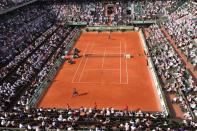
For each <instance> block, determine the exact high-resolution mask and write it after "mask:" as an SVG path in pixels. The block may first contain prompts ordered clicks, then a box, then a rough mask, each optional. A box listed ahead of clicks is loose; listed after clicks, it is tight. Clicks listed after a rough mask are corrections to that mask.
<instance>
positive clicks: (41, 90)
mask: <svg viewBox="0 0 197 131" xmlns="http://www.w3.org/2000/svg"><path fill="white" fill-rule="evenodd" d="M80 34H81V32H77V33H76V35H75V36H74V37H73V38H72V39H71V40H70V42H68V44H67V45H68V46H67V47H66V49H65V50H64V51H63V52H69V51H70V49H71V48H72V46H73V45H74V44H75V41H76V40H77V39H78V37H79V36H80ZM64 61H65V60H64V59H62V58H61V57H59V58H58V59H57V60H56V62H55V64H54V66H53V67H52V69H51V70H50V71H49V73H48V75H47V77H46V78H45V80H43V82H42V83H41V84H40V85H39V86H38V87H37V89H36V92H35V93H34V95H33V96H32V97H31V99H30V101H29V106H30V107H34V106H36V104H37V103H38V102H39V100H40V99H41V98H42V96H43V95H44V94H45V91H46V90H47V88H48V87H49V85H50V84H51V82H52V80H53V79H54V77H55V76H56V74H57V73H58V71H59V69H60V67H61V65H62V64H63V63H64Z"/></svg>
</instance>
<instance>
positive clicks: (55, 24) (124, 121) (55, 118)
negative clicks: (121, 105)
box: [0, 0, 197, 130]
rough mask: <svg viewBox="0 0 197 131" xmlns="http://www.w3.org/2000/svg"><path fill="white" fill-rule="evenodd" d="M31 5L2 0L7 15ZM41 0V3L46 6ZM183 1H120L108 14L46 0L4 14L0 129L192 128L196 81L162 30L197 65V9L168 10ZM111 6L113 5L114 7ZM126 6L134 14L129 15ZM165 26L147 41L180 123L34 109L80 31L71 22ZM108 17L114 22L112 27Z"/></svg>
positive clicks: (107, 112) (98, 7) (158, 116)
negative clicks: (178, 109) (179, 112)
mask: <svg viewBox="0 0 197 131" xmlns="http://www.w3.org/2000/svg"><path fill="white" fill-rule="evenodd" d="M28 1H30V0H2V1H0V10H6V9H9V8H11V7H14V6H17V5H20V4H22V3H25V2H28ZM43 2H44V4H43ZM179 2H180V0H168V1H157V0H156V1H143V0H141V1H128V2H116V3H115V4H114V5H115V7H116V9H117V10H116V12H117V13H116V14H115V15H114V16H112V17H108V16H107V15H106V12H104V10H105V8H106V7H105V2H95V1H94V2H92V1H86V2H84V1H77V2H76V1H71V2H68V1H66V2H59V1H58V2H57V1H56V0H49V1H48V0H42V1H39V2H35V3H32V4H30V5H27V6H24V7H21V8H19V9H16V10H14V11H11V12H8V13H6V14H2V15H0V130H1V129H4V128H7V129H8V128H14V129H28V130H32V129H40V130H48V129H61V130H82V129H93V130H173V129H175V130H195V129H197V123H196V121H195V120H194V119H193V118H196V117H197V93H196V92H197V82H196V79H195V78H194V76H192V75H191V73H190V72H189V71H188V70H187V69H186V67H185V66H184V64H183V62H182V61H181V58H180V57H179V56H178V55H177V54H176V52H175V51H174V49H173V47H172V46H171V44H170V43H169V41H168V40H167V39H166V37H165V35H164V34H163V33H162V31H161V30H160V27H164V28H165V30H166V31H167V32H168V33H169V34H170V35H171V37H172V39H173V40H174V41H175V43H176V45H177V47H178V48H179V49H180V50H181V51H182V52H183V54H184V55H185V56H186V57H187V58H188V61H190V62H191V63H192V65H193V66H194V68H196V66H197V54H196V52H197V46H196V43H195V41H194V40H195V39H196V38H197V34H196V8H197V3H195V2H194V1H187V2H185V3H184V4H183V5H181V6H180V7H179V8H178V9H177V10H175V11H174V12H172V13H171V12H168V10H169V9H170V8H172V5H173V7H176V6H178V5H179ZM109 3H113V2H109ZM127 9H129V10H130V11H131V14H130V15H129V16H128V14H127ZM163 16H167V20H166V21H162V22H160V23H158V24H154V25H151V26H150V27H149V28H148V34H149V36H148V37H147V38H146V41H147V44H148V46H149V51H150V56H151V57H152V59H153V62H154V65H155V67H156V70H157V74H158V76H159V77H160V78H161V81H162V83H163V84H164V86H163V90H164V92H167V93H174V94H177V96H176V98H175V99H174V101H173V102H175V103H177V104H179V105H180V107H181V109H182V110H183V112H184V120H181V121H176V120H173V119H172V118H171V117H170V116H165V115H164V114H163V113H148V112H142V111H140V110H139V111H136V112H132V111H128V110H122V111H119V110H116V109H113V108H106V109H97V108H88V109H87V108H85V107H81V108H80V109H71V108H70V107H68V108H67V109H65V110H59V109H55V108H54V109H42V108H32V107H29V101H30V99H31V98H32V96H33V95H34V93H35V92H36V91H37V87H38V86H39V85H40V84H41V83H42V82H43V81H44V80H45V79H46V78H47V77H49V76H48V73H49V71H50V70H51V69H52V68H54V64H55V60H56V59H57V58H60V57H61V56H62V54H63V52H64V50H65V49H66V48H67V47H70V45H69V44H70V43H69V42H70V40H71V39H72V38H73V37H74V36H75V34H76V33H77V32H79V31H80V30H81V28H80V27H72V26H65V24H66V23H69V22H86V23H87V24H88V25H89V26H99V25H109V24H110V25H113V26H117V25H129V24H131V22H132V21H134V20H157V19H158V18H160V17H163ZM110 20H111V23H110V22H109V21H110Z"/></svg>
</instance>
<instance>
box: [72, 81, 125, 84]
mask: <svg viewBox="0 0 197 131" xmlns="http://www.w3.org/2000/svg"><path fill="white" fill-rule="evenodd" d="M73 83H78V84H104V83H106V82H85V81H82V82H80V81H79V82H78V81H77V82H73ZM110 84H116V85H126V84H127V83H119V82H114V83H112V82H110Z"/></svg>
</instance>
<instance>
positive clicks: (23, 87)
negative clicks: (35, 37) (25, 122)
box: [6, 26, 60, 110]
mask: <svg viewBox="0 0 197 131" xmlns="http://www.w3.org/2000/svg"><path fill="white" fill-rule="evenodd" d="M59 28H60V26H58V27H57V28H56V30H55V31H53V32H50V33H49V34H48V35H47V37H46V39H45V40H44V41H43V42H42V43H41V44H40V45H38V46H37V47H36V49H35V50H34V51H33V52H32V53H30V54H29V55H28V56H27V57H26V58H25V59H24V60H23V61H22V62H21V63H20V64H19V65H18V66H17V67H16V68H15V69H14V70H13V71H12V72H11V74H9V76H8V77H9V78H7V79H9V80H11V81H13V80H12V78H13V76H16V75H15V73H16V71H17V69H18V68H19V67H20V66H21V65H23V64H24V63H25V62H26V61H27V59H28V58H29V57H30V56H31V55H32V54H34V53H35V52H36V51H37V50H38V49H39V48H40V47H41V46H42V45H43V44H44V43H45V42H46V41H47V40H48V39H49V38H50V37H51V36H52V35H53V34H54V33H55V32H56V31H57V30H58V29H59ZM7 79H6V80H7ZM29 84H30V83H29ZM29 84H27V85H29ZM28 87H29V86H25V85H24V86H22V87H19V89H18V90H17V91H16V96H15V97H14V98H12V100H11V103H10V104H9V105H8V106H7V110H11V108H12V107H13V106H14V105H15V103H16V102H17V100H18V99H19V98H20V96H21V95H22V94H24V93H25V91H26V90H27V89H28Z"/></svg>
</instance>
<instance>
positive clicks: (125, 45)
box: [124, 41, 128, 84]
mask: <svg viewBox="0 0 197 131" xmlns="http://www.w3.org/2000/svg"><path fill="white" fill-rule="evenodd" d="M124 47H125V53H126V52H127V44H126V41H125V42H124ZM126 76H127V82H126V84H128V67H127V59H126Z"/></svg>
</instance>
